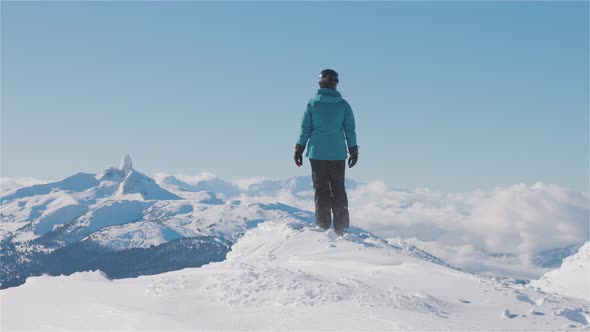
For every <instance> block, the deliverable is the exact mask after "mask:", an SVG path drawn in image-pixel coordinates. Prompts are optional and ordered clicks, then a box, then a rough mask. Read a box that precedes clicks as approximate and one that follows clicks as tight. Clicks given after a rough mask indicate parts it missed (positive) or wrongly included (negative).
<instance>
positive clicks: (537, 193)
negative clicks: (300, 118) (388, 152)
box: [241, 182, 590, 277]
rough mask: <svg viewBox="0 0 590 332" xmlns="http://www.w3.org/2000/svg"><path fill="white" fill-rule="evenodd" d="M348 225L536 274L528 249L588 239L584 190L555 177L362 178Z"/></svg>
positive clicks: (305, 198)
mask: <svg viewBox="0 0 590 332" xmlns="http://www.w3.org/2000/svg"><path fill="white" fill-rule="evenodd" d="M348 198H349V207H350V214H351V225H353V226H357V227H361V228H363V229H366V230H368V231H370V232H373V233H375V234H376V235H378V236H381V237H383V238H402V239H405V240H409V241H412V242H414V243H416V244H417V245H419V246H421V247H422V248H424V249H425V250H427V251H429V252H431V253H432V254H434V255H436V256H439V257H440V258H442V259H444V260H446V261H447V262H449V263H450V264H453V265H456V266H459V267H463V268H466V269H469V270H472V271H478V272H496V273H502V274H507V275H513V276H520V277H538V276H540V275H542V274H543V273H544V272H546V271H547V270H548V269H547V268H542V267H539V266H537V265H535V264H533V260H534V258H535V256H536V255H539V254H540V253H542V252H544V251H548V250H552V249H556V248H564V247H567V246H571V245H575V244H581V243H583V242H585V241H587V240H588V237H589V235H588V232H589V224H588V219H589V210H590V207H589V196H588V193H582V192H578V191H575V190H572V189H568V188H564V187H561V186H557V185H549V184H544V183H542V182H538V183H535V184H532V185H526V184H515V185H512V186H508V187H499V188H496V189H494V190H492V191H481V190H476V191H472V192H467V193H460V194H447V193H440V192H434V191H432V190H430V189H428V188H420V189H414V190H399V189H392V188H390V187H389V186H387V185H386V184H384V183H382V182H370V183H366V184H361V185H359V186H358V187H357V188H356V189H354V190H348ZM241 199H242V200H247V201H258V202H260V201H263V202H270V201H278V202H282V203H285V204H289V205H292V206H295V207H298V208H302V209H306V210H311V211H313V193H311V192H310V193H308V192H305V193H293V192H290V191H288V190H284V191H281V192H279V193H278V194H277V195H276V196H272V197H270V196H265V197H261V196H256V197H252V196H244V195H242V197H241Z"/></svg>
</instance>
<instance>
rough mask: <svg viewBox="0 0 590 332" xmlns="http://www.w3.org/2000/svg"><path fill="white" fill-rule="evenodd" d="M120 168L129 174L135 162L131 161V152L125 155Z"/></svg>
mask: <svg viewBox="0 0 590 332" xmlns="http://www.w3.org/2000/svg"><path fill="white" fill-rule="evenodd" d="M120 169H121V171H123V172H124V173H125V175H128V174H129V173H130V172H131V171H132V170H133V163H132V162H131V156H130V155H129V153H127V154H126V155H125V157H123V160H122V161H121V167H120Z"/></svg>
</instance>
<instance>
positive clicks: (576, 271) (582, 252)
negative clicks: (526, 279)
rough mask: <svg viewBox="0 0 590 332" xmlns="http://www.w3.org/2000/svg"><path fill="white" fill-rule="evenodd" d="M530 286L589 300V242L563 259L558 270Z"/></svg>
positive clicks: (548, 273)
mask: <svg viewBox="0 0 590 332" xmlns="http://www.w3.org/2000/svg"><path fill="white" fill-rule="evenodd" d="M531 284H532V285H534V286H536V287H540V288H542V289H544V290H546V291H551V292H556V293H560V294H564V295H567V296H572V297H578V298H581V299H586V300H590V242H586V243H585V244H584V245H583V246H582V247H581V248H580V249H579V250H578V252H577V253H575V254H574V255H572V256H570V257H567V258H566V259H564V260H563V263H562V264H561V266H560V267H559V268H558V269H556V270H553V271H550V272H547V273H546V274H545V275H543V277H541V279H539V280H534V281H533V282H531Z"/></svg>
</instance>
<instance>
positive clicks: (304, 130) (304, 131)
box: [297, 103, 313, 146]
mask: <svg viewBox="0 0 590 332" xmlns="http://www.w3.org/2000/svg"><path fill="white" fill-rule="evenodd" d="M312 128H313V127H312V118H311V105H310V104H309V103H308V104H307V108H306V109H305V113H303V119H302V120H301V134H299V140H298V141H297V144H299V145H303V146H306V145H307V141H308V140H309V138H310V137H311V129H312Z"/></svg>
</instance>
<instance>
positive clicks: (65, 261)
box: [0, 155, 355, 288]
mask: <svg viewBox="0 0 590 332" xmlns="http://www.w3.org/2000/svg"><path fill="white" fill-rule="evenodd" d="M349 185H350V186H351V187H354V186H355V184H354V183H353V182H349ZM281 190H288V191H289V192H292V193H294V194H297V193H300V192H304V191H310V190H313V188H312V185H311V179H310V178H309V177H301V178H292V179H288V180H263V181H260V182H258V183H255V184H252V185H250V186H249V187H248V188H245V189H244V188H240V187H239V186H237V185H235V184H233V183H230V182H227V181H224V180H221V179H218V178H211V179H206V180H203V181H199V182H196V183H188V182H183V181H181V180H180V179H178V178H176V177H174V176H166V177H164V178H162V179H160V181H159V183H156V181H155V180H154V179H152V178H150V177H148V176H146V175H145V174H143V173H141V172H139V171H137V170H136V169H134V168H133V164H132V161H131V158H130V157H129V155H126V156H125V158H124V159H123V162H122V163H121V166H120V167H118V168H116V167H111V168H108V169H106V170H104V171H102V172H100V173H98V174H88V173H78V174H75V175H72V176H70V177H68V178H65V179H63V180H61V181H58V182H52V183H42V184H35V185H32V186H26V187H20V188H12V189H9V190H6V191H3V192H2V196H1V197H0V200H1V214H0V218H1V222H0V227H1V228H0V229H1V231H2V235H1V239H0V246H1V248H0V258H1V259H2V267H1V268H0V275H1V277H0V278H1V279H0V281H1V283H2V284H1V287H2V288H6V287H11V286H16V285H19V284H22V283H23V282H24V281H25V280H26V278H27V277H28V276H32V275H40V274H42V273H49V274H53V275H59V274H69V273H72V272H75V271H84V270H94V269H100V270H102V271H104V272H105V273H106V274H107V275H108V276H109V277H113V278H121V277H132V276H138V275H142V274H153V273H160V272H164V271H170V270H176V269H180V268H184V267H190V266H193V267H194V266H201V265H203V264H207V263H209V262H212V261H221V260H223V259H224V258H225V255H226V254H227V252H228V251H229V250H230V247H231V245H232V244H233V243H235V241H236V240H237V238H238V237H239V236H241V235H242V234H243V233H244V232H245V231H246V230H247V229H248V228H252V227H255V226H256V224H258V223H259V222H262V221H265V220H269V219H277V218H279V219H280V218H283V219H293V220H303V221H313V214H312V213H311V212H309V211H303V210H299V209H297V208H295V207H291V206H287V205H284V204H256V203H242V202H241V201H239V200H235V199H234V200H231V199H229V198H231V197H236V196H238V195H240V194H248V195H276V194H277V193H278V192H279V191H281Z"/></svg>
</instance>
